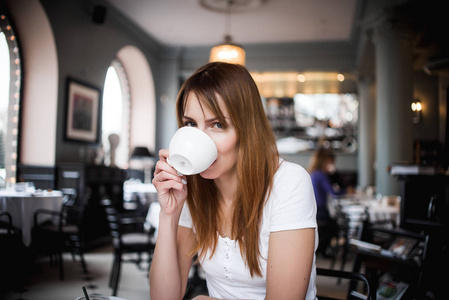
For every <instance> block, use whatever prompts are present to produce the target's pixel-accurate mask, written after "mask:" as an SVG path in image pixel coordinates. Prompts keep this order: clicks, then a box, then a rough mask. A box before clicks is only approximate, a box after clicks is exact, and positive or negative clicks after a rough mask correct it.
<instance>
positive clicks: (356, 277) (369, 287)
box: [316, 268, 376, 300]
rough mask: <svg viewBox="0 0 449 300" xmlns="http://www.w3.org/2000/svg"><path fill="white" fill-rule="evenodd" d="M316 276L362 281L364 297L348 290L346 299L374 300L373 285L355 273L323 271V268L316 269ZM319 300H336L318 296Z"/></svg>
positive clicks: (332, 270) (361, 275)
mask: <svg viewBox="0 0 449 300" xmlns="http://www.w3.org/2000/svg"><path fill="white" fill-rule="evenodd" d="M316 275H317V276H326V277H334V278H338V279H349V280H351V281H362V282H364V283H365V286H366V295H363V294H360V293H358V292H356V291H352V290H349V291H348V295H347V296H348V299H367V300H372V299H376V291H375V290H374V288H373V284H372V283H371V282H370V281H369V280H368V278H367V277H366V276H365V275H363V274H361V273H357V272H348V271H342V270H334V269H324V268H316ZM317 289H318V294H319V290H320V289H319V286H317ZM318 299H320V300H336V299H337V298H332V297H323V296H318Z"/></svg>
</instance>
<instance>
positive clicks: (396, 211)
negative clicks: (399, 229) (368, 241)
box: [329, 195, 400, 225]
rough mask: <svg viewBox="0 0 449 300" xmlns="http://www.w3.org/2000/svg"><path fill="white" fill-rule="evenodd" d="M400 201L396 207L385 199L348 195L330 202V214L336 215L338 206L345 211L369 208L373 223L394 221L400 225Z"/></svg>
mask: <svg viewBox="0 0 449 300" xmlns="http://www.w3.org/2000/svg"><path fill="white" fill-rule="evenodd" d="M399 201H400V200H398V201H397V202H396V203H395V204H394V205H389V204H388V203H387V201H385V199H375V198H370V197H366V196H364V195H347V196H340V197H335V198H333V199H332V200H331V201H329V203H330V205H329V213H330V214H331V216H333V217H335V215H336V206H337V205H341V207H342V208H343V210H348V212H352V211H359V210H360V211H361V212H362V211H364V210H365V208H367V212H368V213H369V218H370V220H371V222H376V221H387V220H392V221H394V222H396V225H399V221H400V202H399Z"/></svg>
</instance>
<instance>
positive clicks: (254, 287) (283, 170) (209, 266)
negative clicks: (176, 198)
mask: <svg viewBox="0 0 449 300" xmlns="http://www.w3.org/2000/svg"><path fill="white" fill-rule="evenodd" d="M179 225H180V226H183V227H188V228H192V219H191V216H190V212H189V209H188V206H187V205H185V206H184V209H183V211H182V213H181V218H180V220H179ZM301 228H315V250H316V248H317V246H318V233H317V223H316V202H315V196H314V193H313V187H312V183H311V180H310V176H309V174H308V173H307V171H306V170H304V168H303V167H301V166H299V165H296V164H293V163H289V162H286V161H283V160H281V165H280V167H279V169H278V171H277V172H276V174H275V177H274V184H273V190H272V192H271V195H270V197H269V199H268V201H267V203H266V205H265V207H264V209H263V217H262V223H261V230H260V240H259V249H260V253H261V255H262V258H261V259H260V263H261V266H262V274H263V277H257V276H254V277H253V278H251V275H250V273H249V270H248V269H247V267H246V266H245V263H244V261H243V258H242V257H241V255H240V249H239V245H238V243H237V242H236V241H234V240H230V239H229V238H223V237H221V236H219V240H218V244H217V249H216V250H215V254H214V256H213V257H212V258H211V259H210V260H209V259H208V258H207V257H208V255H206V259H204V260H203V261H201V262H200V263H201V266H202V268H203V269H204V272H205V275H206V281H207V288H208V290H209V295H210V296H211V297H215V298H221V299H264V298H265V296H266V267H267V256H268V241H269V237H270V232H275V231H283V230H292V229H301ZM217 234H218V233H217ZM315 281H316V270H315V255H314V256H313V264H312V271H311V274H310V281H309V287H308V291H307V296H306V299H316V283H315Z"/></svg>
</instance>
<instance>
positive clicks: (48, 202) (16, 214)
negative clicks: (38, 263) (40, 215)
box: [0, 189, 63, 247]
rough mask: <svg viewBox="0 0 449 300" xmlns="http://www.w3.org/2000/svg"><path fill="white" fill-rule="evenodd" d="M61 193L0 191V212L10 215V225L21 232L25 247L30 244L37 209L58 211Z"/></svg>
mask: <svg viewBox="0 0 449 300" xmlns="http://www.w3.org/2000/svg"><path fill="white" fill-rule="evenodd" d="M62 200H63V193H62V192H61V191H57V190H51V191H47V190H36V191H33V192H27V191H23V192H18V191H15V190H6V189H3V190H0V210H3V211H7V212H9V213H10V214H11V217H12V224H13V226H14V227H16V228H18V229H20V230H21V232H22V241H23V244H24V245H25V246H27V247H28V246H30V244H31V231H32V228H33V226H34V213H35V212H36V210H38V209H47V210H53V211H59V210H60V209H61V205H62Z"/></svg>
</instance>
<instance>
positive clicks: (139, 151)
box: [131, 147, 154, 158]
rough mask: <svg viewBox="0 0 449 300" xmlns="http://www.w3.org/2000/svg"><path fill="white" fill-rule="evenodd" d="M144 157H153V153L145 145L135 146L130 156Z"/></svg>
mask: <svg viewBox="0 0 449 300" xmlns="http://www.w3.org/2000/svg"><path fill="white" fill-rule="evenodd" d="M146 157H154V155H153V154H152V153H151V152H150V150H148V148H147V147H135V148H134V150H133V153H132V154H131V158H146Z"/></svg>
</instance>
